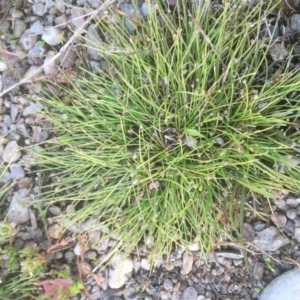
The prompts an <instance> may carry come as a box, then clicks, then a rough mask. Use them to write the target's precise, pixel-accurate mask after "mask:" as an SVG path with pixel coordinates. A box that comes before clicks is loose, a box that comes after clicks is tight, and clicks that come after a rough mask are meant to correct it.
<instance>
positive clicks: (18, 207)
mask: <svg viewBox="0 0 300 300" xmlns="http://www.w3.org/2000/svg"><path fill="white" fill-rule="evenodd" d="M27 194H28V189H20V190H19V191H18V192H15V193H14V194H13V197H12V199H11V202H10V204H9V208H8V214H7V220H8V221H9V222H16V223H17V224H23V223H26V222H28V221H29V209H28V203H27V201H26V197H27Z"/></svg>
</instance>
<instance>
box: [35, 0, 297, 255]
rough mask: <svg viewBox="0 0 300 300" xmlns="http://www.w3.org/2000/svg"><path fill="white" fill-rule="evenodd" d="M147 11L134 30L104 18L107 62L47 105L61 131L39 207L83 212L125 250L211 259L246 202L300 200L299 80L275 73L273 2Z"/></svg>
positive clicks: (47, 156)
mask: <svg viewBox="0 0 300 300" xmlns="http://www.w3.org/2000/svg"><path fill="white" fill-rule="evenodd" d="M148 5H149V9H148V16H147V17H143V18H142V17H140V16H136V18H135V19H132V18H130V17H128V18H126V17H125V19H126V20H127V22H130V23H131V24H132V26H133V27H134V31H133V32H128V30H127V28H126V27H125V26H124V16H123V15H120V16H119V14H118V13H117V12H114V11H112V12H111V13H112V14H113V17H111V20H114V21H113V22H109V23H108V22H106V20H105V19H104V20H103V19H102V20H99V21H97V22H96V23H95V27H96V28H97V30H99V32H100V33H101V34H102V35H103V40H102V42H101V43H95V44H94V46H93V49H94V50H97V51H98V52H99V54H100V55H101V57H102V58H103V64H102V65H103V68H102V69H99V70H98V74H94V73H92V72H90V71H88V70H83V71H82V73H81V74H82V75H80V76H78V77H77V78H76V80H73V81H72V82H70V83H68V84H65V85H61V86H60V92H59V93H58V94H56V95H55V94H48V95H46V96H45V97H44V98H43V99H40V101H43V102H44V103H45V104H46V107H47V109H46V110H45V117H46V118H47V119H48V120H50V121H51V122H52V123H53V124H54V130H53V138H52V139H50V140H48V141H47V142H46V144H45V150H44V151H42V152H39V153H38V157H37V160H36V165H37V168H38V170H39V171H40V172H42V173H44V174H48V175H47V176H46V177H47V178H48V180H47V181H46V182H45V185H44V189H43V193H42V195H41V200H40V201H44V203H45V205H48V204H49V203H55V202H58V201H64V202H65V203H69V204H72V205H73V207H74V210H73V211H72V212H69V213H68V216H67V217H68V219H69V220H70V222H73V223H75V222H78V223H80V222H83V221H85V220H87V219H89V218H94V219H96V220H97V221H98V224H100V225H101V226H105V227H106V228H109V230H108V231H107V230H106V231H105V234H103V236H102V238H101V240H104V239H106V238H107V237H117V239H118V241H119V243H118V244H117V245H118V246H120V245H121V246H120V247H122V249H123V250H124V251H126V252H130V251H131V250H133V249H134V248H135V247H136V246H137V245H138V244H139V242H141V241H143V240H145V239H147V240H151V241H152V244H153V247H152V248H151V251H152V252H151V253H152V254H155V256H159V255H161V254H162V253H169V252H170V250H171V249H172V248H173V247H174V246H178V245H179V246H183V247H186V246H187V245H189V243H191V242H193V241H198V242H199V244H200V246H201V250H202V251H207V250H210V249H212V247H213V246H214V244H215V243H216V242H217V241H219V240H220V237H221V236H224V235H226V236H227V237H229V238H231V239H234V238H236V237H237V235H238V232H239V230H240V229H239V228H238V225H239V224H240V223H239V221H238V220H240V217H241V215H240V214H241V211H242V209H243V207H244V205H245V203H244V202H245V201H246V197H247V195H248V196H252V197H253V198H254V199H260V200H261V201H267V200H266V199H270V200H272V197H273V196H274V194H276V193H280V192H281V191H283V190H284V191H289V192H293V193H297V192H299V185H300V180H299V179H300V167H299V164H298V161H297V156H298V153H299V151H300V147H299V146H300V145H299V133H298V131H297V128H296V123H297V120H298V116H299V110H300V107H299V100H298V97H299V96H298V93H295V91H298V90H299V88H300V74H299V72H298V71H293V70H290V69H289V68H288V67H286V66H285V64H284V63H283V64H281V69H280V70H279V69H278V70H279V71H278V72H279V73H278V72H277V73H276V74H273V73H272V71H271V69H269V64H270V63H271V62H270V58H269V52H268V50H269V48H270V46H271V44H272V39H270V38H268V39H267V38H260V35H259V33H260V29H261V26H262V17H263V14H268V13H270V12H271V11H273V10H274V7H268V6H264V5H265V4H263V1H261V2H260V3H259V4H257V5H256V6H248V7H243V6H241V5H239V1H224V5H222V6H218V7H217V9H213V8H211V7H210V1H205V3H204V4H203V7H199V6H196V5H194V4H193V3H190V2H187V1H178V2H177V5H176V6H175V7H173V8H172V9H171V10H170V9H169V8H168V7H165V6H164V5H163V4H160V3H159V2H155V3H152V2H151V3H150V2H149V3H148ZM89 47H92V46H91V43H89ZM56 90H57V89H56ZM99 242H101V241H99Z"/></svg>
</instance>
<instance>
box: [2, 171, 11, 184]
mask: <svg viewBox="0 0 300 300" xmlns="http://www.w3.org/2000/svg"><path fill="white" fill-rule="evenodd" d="M10 180H11V175H10V172H8V171H5V172H3V173H2V174H1V176H0V182H1V183H8V182H9V181H10Z"/></svg>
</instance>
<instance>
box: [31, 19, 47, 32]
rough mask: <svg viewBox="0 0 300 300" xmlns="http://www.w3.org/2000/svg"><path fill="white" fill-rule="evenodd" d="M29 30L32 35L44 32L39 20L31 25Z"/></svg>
mask: <svg viewBox="0 0 300 300" xmlns="http://www.w3.org/2000/svg"><path fill="white" fill-rule="evenodd" d="M29 30H30V32H31V33H33V34H41V33H42V32H43V30H44V26H43V25H42V23H41V21H40V20H37V21H35V22H34V23H33V24H31V26H30V28H29Z"/></svg>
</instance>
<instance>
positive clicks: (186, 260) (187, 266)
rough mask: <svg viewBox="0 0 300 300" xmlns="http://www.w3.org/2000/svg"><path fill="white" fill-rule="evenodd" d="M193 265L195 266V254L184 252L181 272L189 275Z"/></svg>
mask: <svg viewBox="0 0 300 300" xmlns="http://www.w3.org/2000/svg"><path fill="white" fill-rule="evenodd" d="M192 267H193V255H192V254H190V253H187V252H184V254H183V259H182V267H181V271H180V273H181V274H182V275H187V274H189V273H190V272H191V270H192Z"/></svg>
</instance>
